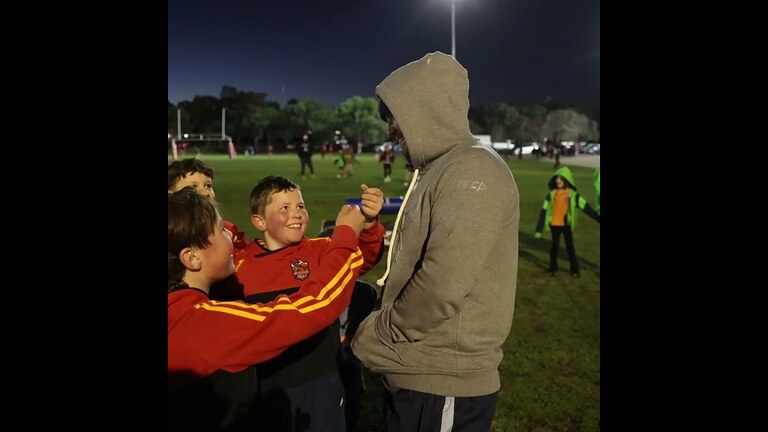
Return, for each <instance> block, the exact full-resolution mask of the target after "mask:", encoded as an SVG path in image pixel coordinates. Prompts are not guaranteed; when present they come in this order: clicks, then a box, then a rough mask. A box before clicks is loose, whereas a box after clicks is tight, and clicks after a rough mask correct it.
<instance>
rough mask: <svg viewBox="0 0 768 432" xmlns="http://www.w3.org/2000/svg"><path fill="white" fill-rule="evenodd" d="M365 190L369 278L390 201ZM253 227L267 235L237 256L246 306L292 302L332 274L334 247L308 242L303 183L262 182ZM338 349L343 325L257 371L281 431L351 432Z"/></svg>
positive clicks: (363, 246)
mask: <svg viewBox="0 0 768 432" xmlns="http://www.w3.org/2000/svg"><path fill="white" fill-rule="evenodd" d="M361 189H362V195H361V211H362V212H363V214H364V215H365V219H366V223H365V226H364V229H363V231H362V232H361V233H360V238H359V240H358V242H359V245H360V250H361V252H362V253H363V258H364V264H363V266H362V268H361V269H360V274H364V273H365V272H367V271H368V270H370V269H371V268H372V267H373V266H374V265H376V263H378V262H379V260H380V259H381V252H382V246H383V242H384V227H383V226H382V225H381V224H380V223H379V221H378V215H379V212H380V211H381V208H382V206H383V205H384V194H383V193H382V192H381V190H379V189H378V188H372V187H370V188H369V187H368V186H366V185H361ZM251 221H252V222H253V225H254V226H255V227H256V228H257V229H258V230H259V231H261V232H263V233H264V239H263V240H261V239H257V240H254V241H253V242H251V243H250V244H249V245H248V247H247V248H246V249H245V250H243V251H242V252H240V253H238V254H237V255H236V256H235V268H236V270H235V276H236V277H237V280H238V282H239V283H240V284H241V285H242V286H243V294H244V296H245V300H246V301H248V302H252V303H255V302H263V301H271V300H273V299H274V298H275V296H278V295H281V294H291V293H293V292H295V291H296V289H297V287H298V286H299V285H300V284H301V283H302V282H305V281H307V280H313V279H314V278H315V277H316V275H317V272H318V271H319V270H321V269H323V268H324V267H325V266H326V262H325V254H326V249H327V248H328V247H329V245H330V244H331V243H330V242H329V239H328V238H313V239H309V238H307V237H306V236H305V235H304V233H305V232H306V227H307V225H308V223H309V214H308V213H307V210H306V207H305V205H304V199H303V197H302V194H301V188H300V187H299V186H298V185H297V184H296V183H294V182H292V181H290V180H288V179H287V178H284V177H278V176H267V177H264V178H263V179H261V180H260V181H259V183H258V184H257V185H256V186H255V187H254V188H253V190H252V191H251ZM334 235H335V234H334ZM351 282H352V283H354V281H351ZM339 348H340V340H339V322H338V320H337V321H334V323H333V324H332V325H330V326H329V327H328V328H326V329H323V330H322V331H320V332H317V334H315V335H313V336H312V337H310V338H308V339H307V340H305V341H302V342H301V343H299V344H296V345H295V346H293V347H291V348H290V349H289V350H287V351H286V352H285V353H283V354H281V355H280V356H278V357H276V358H274V359H273V360H270V361H268V362H265V363H263V364H260V365H258V366H256V370H257V373H258V376H259V382H260V384H261V389H262V396H261V399H260V403H259V405H260V406H270V407H272V411H271V412H273V413H281V415H283V416H284V418H283V420H282V422H281V424H291V425H292V427H291V429H290V430H302V431H321V430H322V431H344V430H345V417H344V405H345V401H344V385H343V383H342V380H341V377H340V376H339V370H338V364H337V356H338V352H339ZM304 428H307V429H304ZM266 430H271V429H269V428H266ZM281 430H282V429H281Z"/></svg>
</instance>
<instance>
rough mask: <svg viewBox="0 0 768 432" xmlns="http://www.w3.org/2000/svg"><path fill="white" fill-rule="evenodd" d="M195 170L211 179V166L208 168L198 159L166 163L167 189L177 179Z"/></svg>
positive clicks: (171, 186)
mask: <svg viewBox="0 0 768 432" xmlns="http://www.w3.org/2000/svg"><path fill="white" fill-rule="evenodd" d="M197 172H199V173H201V174H203V175H206V176H208V177H210V179H211V180H213V168H209V167H208V166H207V165H205V164H204V163H203V161H201V160H200V159H195V158H191V159H182V160H177V161H173V162H172V163H171V164H170V165H168V190H171V188H173V185H174V184H176V182H177V181H179V180H181V179H182V178H184V177H186V176H188V175H189V174H194V173H197Z"/></svg>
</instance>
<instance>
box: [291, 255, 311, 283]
mask: <svg viewBox="0 0 768 432" xmlns="http://www.w3.org/2000/svg"><path fill="white" fill-rule="evenodd" d="M291 272H292V273H293V277H295V278H296V279H298V280H300V281H303V280H305V279H307V278H309V263H308V262H306V261H304V260H300V259H295V260H293V261H291Z"/></svg>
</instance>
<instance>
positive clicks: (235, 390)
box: [168, 187, 364, 430]
mask: <svg viewBox="0 0 768 432" xmlns="http://www.w3.org/2000/svg"><path fill="white" fill-rule="evenodd" d="M336 223H337V228H336V230H335V231H334V235H333V239H332V240H331V241H330V243H329V247H328V248H327V251H326V255H324V257H323V264H324V265H323V267H322V268H318V269H316V271H315V274H314V275H313V278H312V280H311V281H307V282H305V283H302V284H300V287H299V290H298V292H296V293H295V294H293V295H291V296H278V297H277V298H276V299H275V301H272V302H269V303H259V304H248V303H244V302H234V301H233V302H217V301H213V300H209V299H208V290H209V289H210V286H211V285H212V284H213V283H214V282H216V281H218V280H221V279H224V278H226V277H227V276H229V275H231V274H232V272H233V271H234V265H233V262H232V252H233V247H232V241H231V238H230V236H229V233H228V232H227V231H226V230H225V229H224V226H223V220H222V219H221V216H220V215H219V213H218V210H217V209H216V207H215V205H214V204H213V203H212V202H210V201H209V200H207V199H205V198H204V197H202V196H201V195H199V194H197V193H196V192H195V191H194V190H193V189H192V188H191V187H190V188H184V189H182V190H181V191H179V192H175V193H171V194H169V195H168V390H169V392H168V407H169V410H168V414H169V418H168V421H169V423H168V426H169V430H177V429H178V430H219V429H220V428H225V429H226V428H241V427H245V426H252V427H250V428H249V429H250V430H256V429H257V425H259V424H261V419H257V418H254V417H253V415H252V413H253V412H254V410H255V408H256V407H255V405H254V398H255V396H256V391H255V389H254V388H253V387H254V386H256V385H257V382H256V381H255V380H253V379H252V380H251V381H246V380H243V379H242V378H243V375H241V374H239V373H240V372H244V371H245V372H247V370H246V369H247V368H248V366H250V365H252V364H254V363H258V362H263V361H265V360H268V359H270V358H272V357H274V356H276V355H278V354H279V353H281V352H282V351H284V350H285V349H286V348H288V347H289V346H291V345H292V344H295V343H297V342H299V341H301V340H303V339H305V338H306V337H308V336H310V335H312V334H313V333H315V332H317V331H318V330H320V329H322V328H324V327H327V326H328V325H329V324H330V323H332V322H333V321H334V320H336V319H337V317H338V316H339V314H340V313H341V312H342V311H343V310H344V309H345V308H346V307H347V306H348V305H349V300H350V297H351V295H352V291H353V287H354V284H355V279H356V278H357V276H358V274H359V271H360V269H361V267H362V264H363V258H362V253H361V252H360V249H359V248H358V246H357V242H358V241H357V238H358V236H359V233H360V232H361V231H362V229H363V224H364V216H363V215H362V214H361V212H360V210H359V209H358V208H357V207H353V206H344V207H343V208H342V209H341V211H340V212H339V215H338V217H337V219H336ZM339 224H341V225H342V227H341V229H339V228H340V227H339V226H338V225H339ZM251 377H252V378H256V377H255V376H252V375H251Z"/></svg>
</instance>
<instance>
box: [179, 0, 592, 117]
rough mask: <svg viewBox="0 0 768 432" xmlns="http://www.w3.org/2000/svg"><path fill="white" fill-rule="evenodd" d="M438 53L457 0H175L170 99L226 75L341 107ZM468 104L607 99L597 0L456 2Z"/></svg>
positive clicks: (213, 90) (224, 80) (271, 91)
mask: <svg viewBox="0 0 768 432" xmlns="http://www.w3.org/2000/svg"><path fill="white" fill-rule="evenodd" d="M432 51H442V52H444V53H446V54H450V53H451V0H294V1H291V0H249V1H246V0H243V1H235V0H169V1H168V99H169V100H170V101H171V102H172V103H178V102H179V101H182V100H192V98H194V96H196V95H211V96H216V97H218V96H219V92H220V90H221V87H222V86H223V85H230V86H234V87H236V88H237V89H238V90H243V91H254V92H265V93H267V99H268V100H272V101H277V102H279V103H280V104H281V105H283V104H284V103H285V102H286V101H287V100H289V99H292V98H297V99H317V100H319V101H321V102H323V103H325V104H328V105H334V106H338V104H339V103H341V102H342V101H343V100H345V99H347V98H349V97H351V96H354V95H360V96H365V97H373V96H374V88H375V86H376V85H377V84H378V83H379V82H381V81H382V80H383V79H384V78H386V76H387V75H388V74H389V73H390V72H392V71H393V70H395V69H396V68H398V67H400V66H402V65H404V64H406V63H408V62H411V61H413V60H417V59H419V58H421V57H422V56H424V54H426V53H428V52H432ZM456 57H457V59H458V60H459V62H460V63H461V64H462V65H463V66H464V67H465V68H467V70H468V72H469V83H470V90H469V96H470V101H471V104H472V106H480V105H486V104H489V103H494V102H507V103H511V104H514V105H517V106H521V105H531V104H534V103H543V102H545V101H546V100H547V99H548V98H553V99H554V100H555V101H558V102H561V103H564V104H568V105H573V104H579V105H582V106H584V107H586V108H588V109H590V110H594V111H596V112H598V113H599V109H600V1H599V0H457V1H456Z"/></svg>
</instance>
